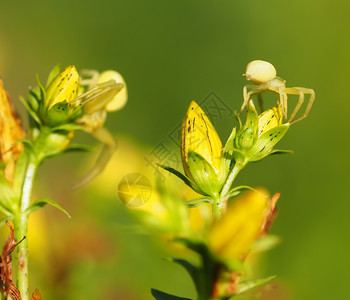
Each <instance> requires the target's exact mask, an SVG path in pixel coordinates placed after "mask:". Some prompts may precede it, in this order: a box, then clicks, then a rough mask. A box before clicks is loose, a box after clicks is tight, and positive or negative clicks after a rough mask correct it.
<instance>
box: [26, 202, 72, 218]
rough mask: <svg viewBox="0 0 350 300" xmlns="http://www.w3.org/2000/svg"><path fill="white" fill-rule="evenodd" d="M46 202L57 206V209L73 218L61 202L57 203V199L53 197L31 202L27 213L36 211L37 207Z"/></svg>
mask: <svg viewBox="0 0 350 300" xmlns="http://www.w3.org/2000/svg"><path fill="white" fill-rule="evenodd" d="M46 204H50V205H51V206H53V207H56V208H57V209H59V210H60V211H62V212H63V213H65V214H66V215H67V217H68V218H71V216H70V214H69V213H68V212H67V211H66V210H65V209H64V208H63V207H62V206H61V205H60V204H59V203H57V202H56V201H55V200H52V199H49V198H43V199H40V200H38V201H36V202H34V203H33V204H31V205H30V206H29V207H28V208H27V210H26V213H27V214H31V213H32V212H34V211H36V210H37V209H39V208H41V207H43V206H45V205H46Z"/></svg>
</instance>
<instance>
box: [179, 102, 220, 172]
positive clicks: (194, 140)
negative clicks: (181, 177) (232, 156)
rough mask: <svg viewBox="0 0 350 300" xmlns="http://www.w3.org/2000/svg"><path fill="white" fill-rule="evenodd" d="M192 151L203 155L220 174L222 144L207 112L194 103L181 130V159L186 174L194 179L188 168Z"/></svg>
mask: <svg viewBox="0 0 350 300" xmlns="http://www.w3.org/2000/svg"><path fill="white" fill-rule="evenodd" d="M190 151H193V152H196V153H197V154H199V155H201V156H202V157H203V158H204V159H205V160H206V161H207V162H208V163H209V164H210V165H211V166H212V167H213V169H214V170H215V173H216V174H218V172H219V168H220V160H221V152H222V143H221V140H220V137H219V135H218V134H217V132H216V130H215V128H214V126H213V125H212V123H211V122H210V120H209V119H208V117H207V115H206V114H205V112H204V111H203V110H202V109H201V108H200V107H199V106H198V104H197V103H196V102H195V101H192V102H191V104H190V107H189V108H188V111H187V115H186V117H185V119H184V121H183V123H182V129H181V157H182V163H183V166H184V169H185V172H186V174H187V175H188V176H189V177H190V178H192V175H191V172H190V170H189V167H188V153H189V152H190Z"/></svg>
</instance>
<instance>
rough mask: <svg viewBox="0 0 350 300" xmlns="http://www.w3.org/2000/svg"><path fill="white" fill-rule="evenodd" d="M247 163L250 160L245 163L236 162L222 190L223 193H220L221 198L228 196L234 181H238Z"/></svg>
mask: <svg viewBox="0 0 350 300" xmlns="http://www.w3.org/2000/svg"><path fill="white" fill-rule="evenodd" d="M247 163H248V160H245V161H243V162H241V161H239V160H237V161H236V163H235V165H234V167H233V169H232V171H231V173H230V175H229V176H228V177H227V180H226V183H225V185H224V187H223V188H222V190H221V193H220V196H221V198H223V197H225V196H227V195H228V193H229V191H230V188H231V185H232V183H233V181H234V180H235V179H236V177H237V175H238V173H239V172H240V171H241V170H242V169H243V168H244V167H245V165H246V164H247Z"/></svg>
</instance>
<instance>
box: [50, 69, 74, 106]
mask: <svg viewBox="0 0 350 300" xmlns="http://www.w3.org/2000/svg"><path fill="white" fill-rule="evenodd" d="M78 88H79V74H78V71H77V69H76V68H75V66H73V65H72V66H68V67H66V68H65V69H64V70H63V71H62V72H61V73H60V74H59V75H58V76H57V77H56V78H55V79H54V80H53V81H52V83H51V84H50V86H49V87H48V89H47V92H46V99H45V107H47V109H48V110H50V109H51V108H52V107H53V106H54V105H55V104H57V103H60V102H63V101H64V102H66V103H68V102H69V101H71V100H72V99H74V98H75V97H77V93H78Z"/></svg>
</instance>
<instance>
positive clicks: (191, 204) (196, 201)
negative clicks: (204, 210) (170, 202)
mask: <svg viewBox="0 0 350 300" xmlns="http://www.w3.org/2000/svg"><path fill="white" fill-rule="evenodd" d="M213 202H214V200H213V199H210V198H205V197H204V198H198V199H192V200H188V201H186V204H187V206H188V207H191V208H192V207H197V206H199V205H202V204H205V203H210V204H212V203H213Z"/></svg>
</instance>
